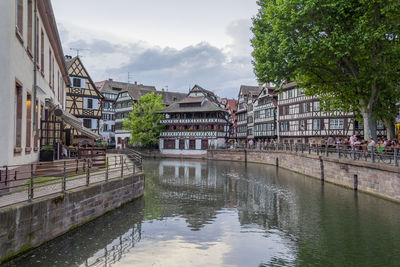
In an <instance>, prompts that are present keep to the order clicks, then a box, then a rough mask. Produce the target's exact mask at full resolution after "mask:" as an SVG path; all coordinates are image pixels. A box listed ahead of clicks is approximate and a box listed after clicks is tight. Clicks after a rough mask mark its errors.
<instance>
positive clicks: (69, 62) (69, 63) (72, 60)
mask: <svg viewBox="0 0 400 267" xmlns="http://www.w3.org/2000/svg"><path fill="white" fill-rule="evenodd" d="M75 61H78V63H77V65H80V66H81V67H82V70H83V72H84V73H85V74H86V78H87V79H88V80H89V83H90V85H91V86H92V87H93V90H94V91H95V92H96V94H97V95H98V97H99V98H102V99H104V96H103V95H102V94H101V93H100V91H99V90H98V89H97V87H96V85H95V84H94V82H93V80H92V78H91V77H90V75H89V73H88V72H87V70H86V68H85V66H84V65H83V63H82V61H81V59H80V58H79V57H78V56H76V57H73V58H71V57H67V56H66V57H65V64H66V66H67V69H68V76H70V77H71V76H75V75H74V73H70V71H71V68H72V65H73V64H74V63H75Z"/></svg>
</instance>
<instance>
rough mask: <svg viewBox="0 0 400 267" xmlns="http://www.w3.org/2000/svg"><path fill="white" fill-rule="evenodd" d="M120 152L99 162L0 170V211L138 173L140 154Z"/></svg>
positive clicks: (28, 166)
mask: <svg viewBox="0 0 400 267" xmlns="http://www.w3.org/2000/svg"><path fill="white" fill-rule="evenodd" d="M92 151H93V150H92ZM104 152H105V150H104ZM121 152H122V151H121ZM123 152H124V153H123V154H118V155H106V154H105V157H104V159H101V160H98V159H96V158H95V157H93V158H84V159H75V160H64V161H55V162H48V163H32V164H20V165H7V166H0V207H5V206H8V205H12V204H16V203H20V202H24V201H32V200H33V199H35V198H37V197H43V196H46V195H52V194H55V193H63V192H64V193H65V192H66V191H67V190H69V189H73V188H78V187H83V186H89V185H91V184H94V183H99V182H108V181H110V180H112V179H117V178H122V177H126V176H128V175H132V174H136V173H140V172H142V157H141V155H140V153H138V152H136V151H134V150H127V151H123Z"/></svg>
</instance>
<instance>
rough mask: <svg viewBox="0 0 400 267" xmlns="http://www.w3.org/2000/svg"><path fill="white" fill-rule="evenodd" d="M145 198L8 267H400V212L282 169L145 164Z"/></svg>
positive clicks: (399, 208) (376, 200)
mask: <svg viewBox="0 0 400 267" xmlns="http://www.w3.org/2000/svg"><path fill="white" fill-rule="evenodd" d="M144 170H145V173H146V190H145V196H144V197H143V198H142V199H140V200H138V201H135V202H132V203H129V204H126V205H124V206H123V207H121V208H119V209H117V210H115V211H112V212H110V213H108V214H106V215H105V216H103V217H101V218H99V219H97V220H94V221H92V222H90V223H88V224H86V225H84V226H82V227H80V228H78V229H75V230H74V231H71V232H69V233H67V234H66V235H63V236H62V237H59V238H57V239H55V240H53V241H51V242H48V243H46V244H45V245H43V246H41V247H40V248H38V249H35V250H32V251H30V252H28V253H27V254H25V255H23V256H21V257H19V258H17V259H15V260H14V261H12V262H9V263H8V264H7V266H396V265H397V266H399V264H400V205H399V204H396V203H392V202H389V201H386V200H383V199H379V198H376V197H373V196H371V195H367V194H363V193H355V192H354V191H352V190H348V189H345V188H342V187H338V186H335V185H331V184H327V183H325V184H321V181H319V180H315V179H312V178H309V177H306V176H304V175H299V174H296V173H293V172H289V171H286V170H283V169H277V168H276V167H273V166H266V165H261V164H247V165H245V164H244V163H234V162H217V161H180V160H161V161H156V160H152V161H145V162H144Z"/></svg>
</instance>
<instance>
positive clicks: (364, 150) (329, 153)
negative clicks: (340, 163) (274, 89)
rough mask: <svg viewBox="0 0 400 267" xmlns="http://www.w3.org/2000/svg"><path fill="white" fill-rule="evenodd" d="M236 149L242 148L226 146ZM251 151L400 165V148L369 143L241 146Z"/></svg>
mask: <svg viewBox="0 0 400 267" xmlns="http://www.w3.org/2000/svg"><path fill="white" fill-rule="evenodd" d="M226 149H229V150H236V149H240V148H226ZM241 149H246V150H249V151H290V152H296V153H301V154H315V155H321V156H325V157H335V158H343V159H349V160H357V161H366V162H372V163H381V164H386V165H393V166H396V167H398V166H399V148H398V147H382V146H367V145H354V146H350V145H343V144H336V145H320V144H302V143H297V144H289V143H279V144H268V145H255V146H253V147H249V148H241Z"/></svg>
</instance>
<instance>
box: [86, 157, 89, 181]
mask: <svg viewBox="0 0 400 267" xmlns="http://www.w3.org/2000/svg"><path fill="white" fill-rule="evenodd" d="M89 183H90V166H89V160H88V161H87V172H86V186H89Z"/></svg>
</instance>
